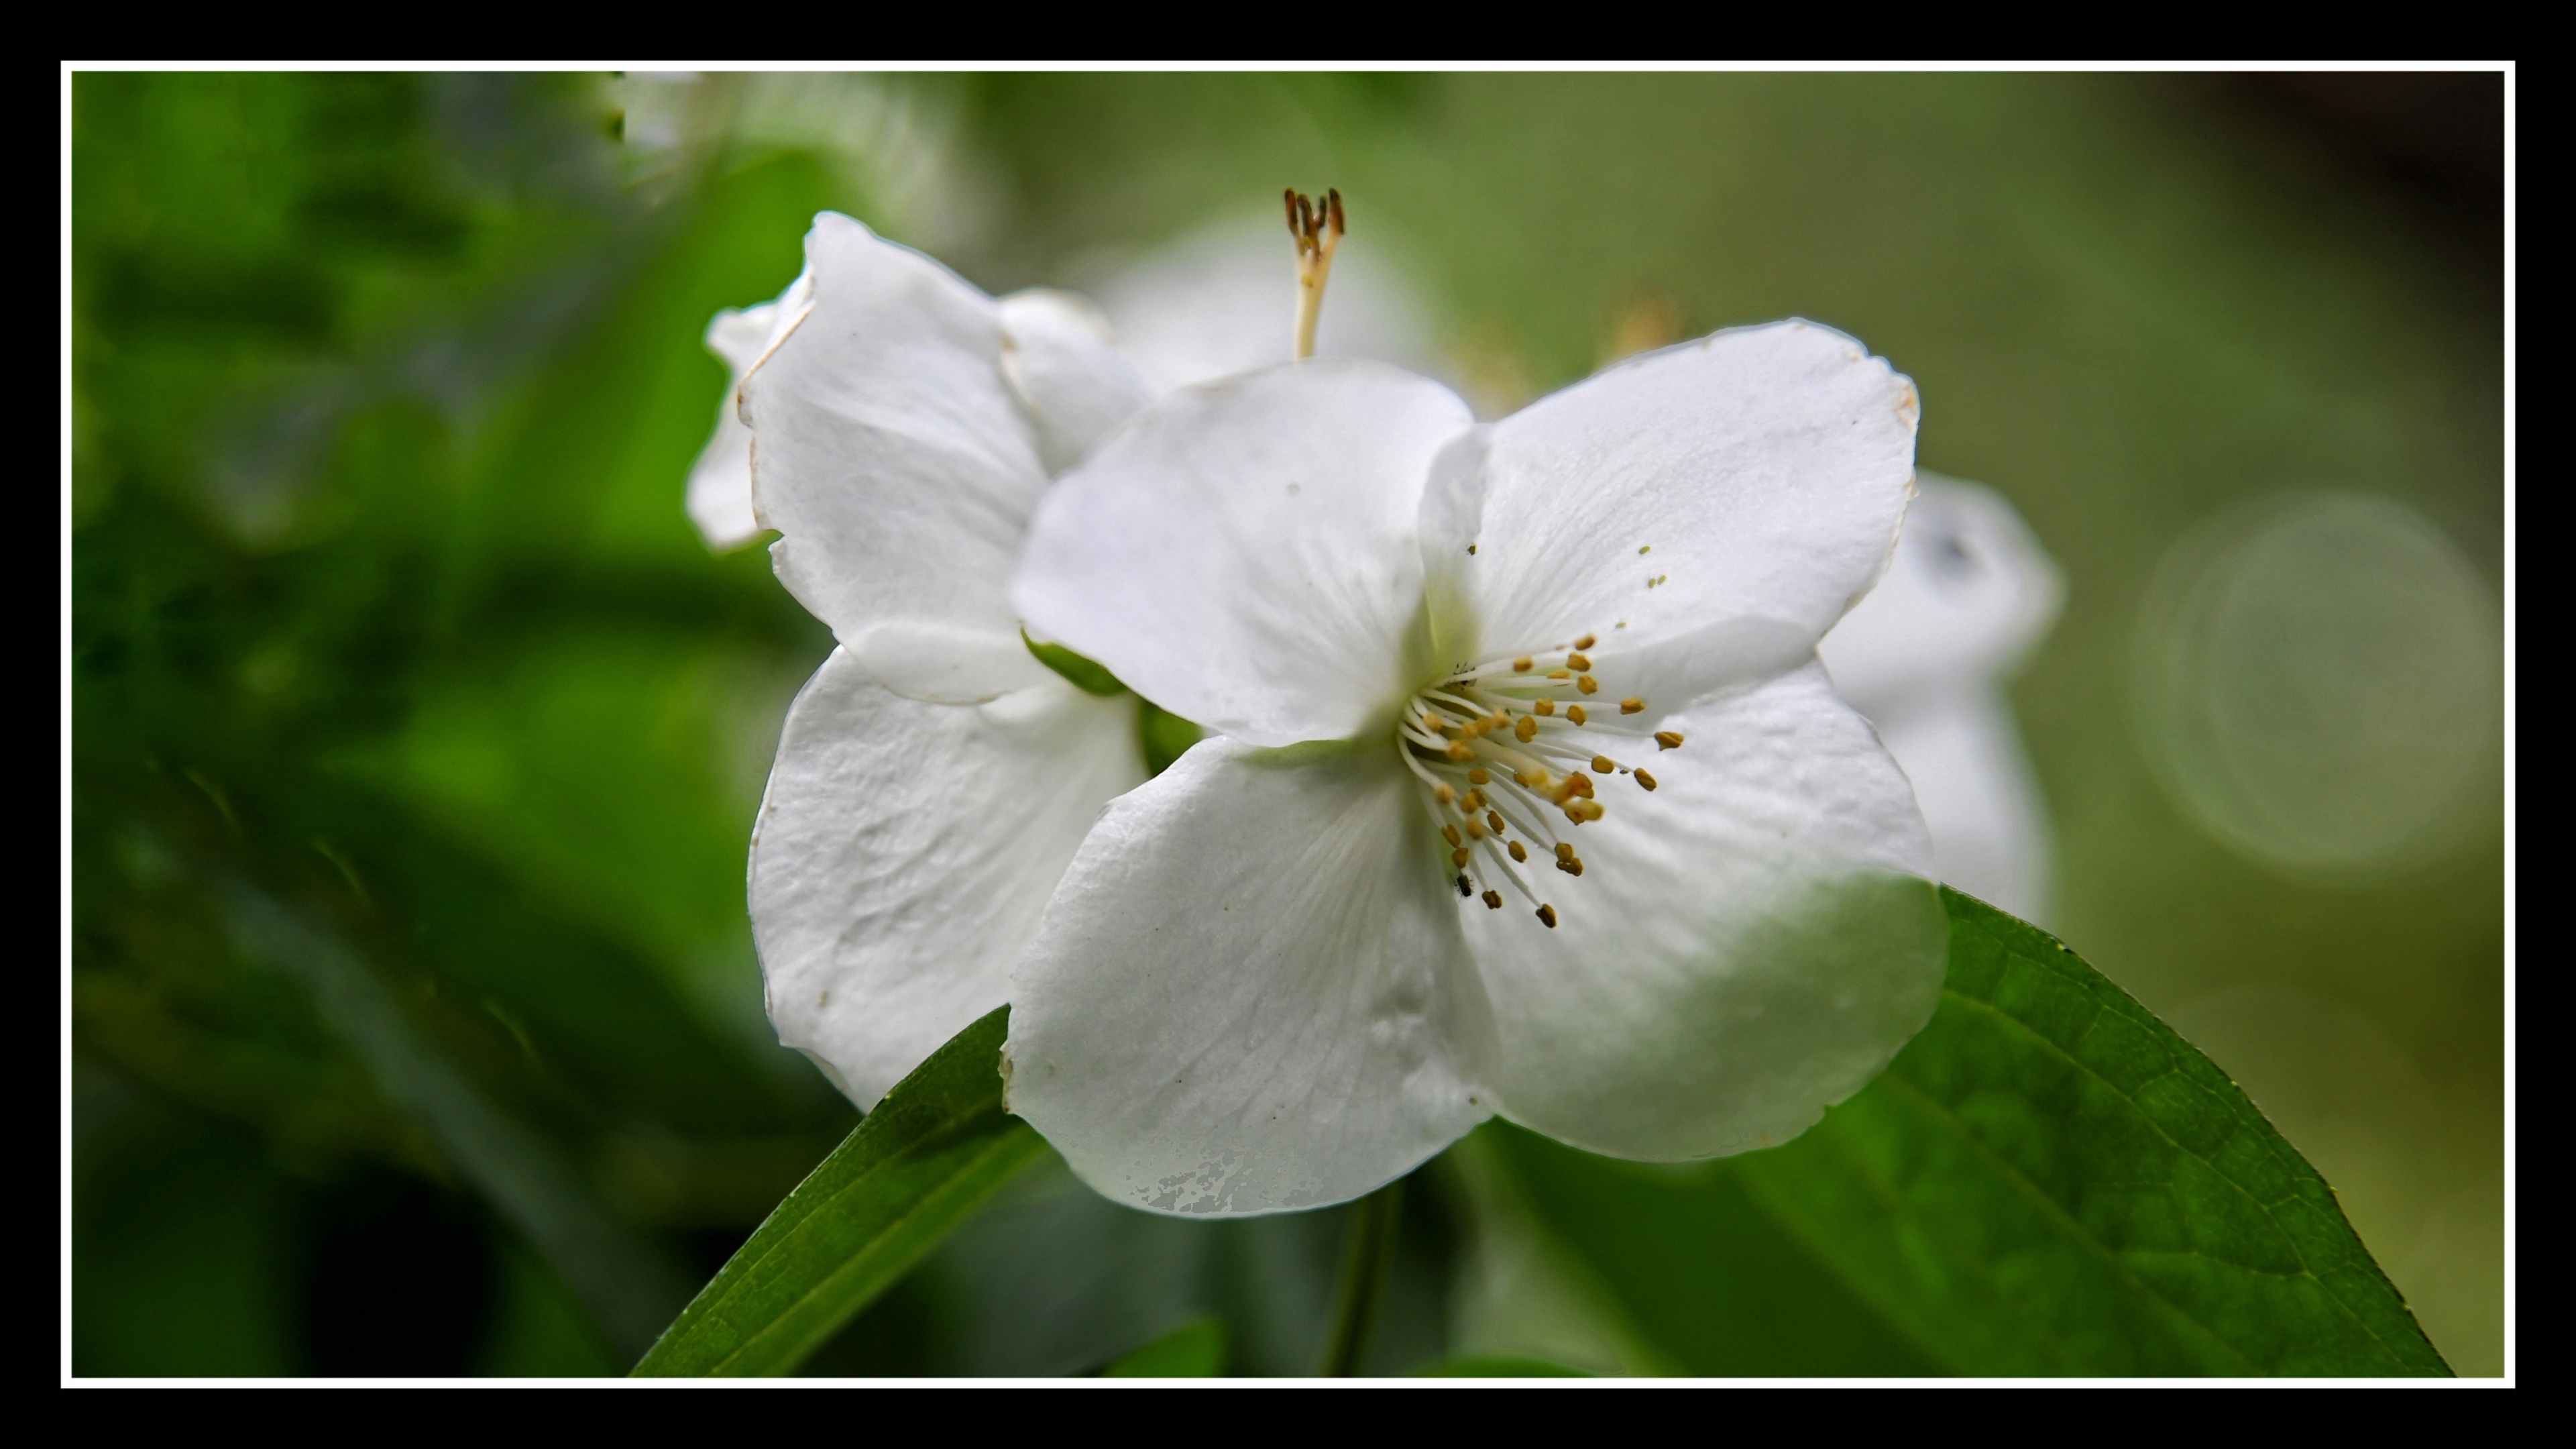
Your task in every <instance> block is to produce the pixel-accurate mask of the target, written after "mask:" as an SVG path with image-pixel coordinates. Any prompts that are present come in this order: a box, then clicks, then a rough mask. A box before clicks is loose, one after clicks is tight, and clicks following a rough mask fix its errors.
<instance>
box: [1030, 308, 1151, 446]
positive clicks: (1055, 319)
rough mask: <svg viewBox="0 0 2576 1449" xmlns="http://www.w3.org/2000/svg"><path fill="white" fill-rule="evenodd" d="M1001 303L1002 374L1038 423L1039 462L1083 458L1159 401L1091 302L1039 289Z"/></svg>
mask: <svg viewBox="0 0 2576 1449" xmlns="http://www.w3.org/2000/svg"><path fill="white" fill-rule="evenodd" d="M999 305H1000V307H1001V313H1002V375H1003V376H1004V377H1006V378H1008V379H1009V380H1010V383H1011V386H1012V388H1013V389H1014V390H1015V391H1017V392H1018V393H1019V396H1020V401H1021V402H1022V403H1024V404H1026V405H1027V407H1028V410H1029V415H1030V416H1031V417H1033V418H1035V419H1036V420H1037V429H1038V459H1039V461H1040V462H1042V463H1044V464H1045V465H1046V470H1047V471H1048V472H1049V473H1061V472H1063V471H1064V470H1065V469H1067V468H1070V467H1072V466H1073V465H1074V464H1076V463H1078V462H1080V461H1082V455H1083V454H1085V453H1088V452H1090V451H1091V445H1092V444H1094V443H1097V442H1099V441H1100V440H1101V439H1102V438H1104V437H1106V436H1108V434H1109V430H1110V429H1112V428H1114V427H1117V426H1118V425H1119V424H1120V423H1123V422H1125V421H1127V420H1128V419H1129V418H1131V417H1133V416H1135V414H1136V410H1137V409H1138V408H1141V407H1143V406H1144V405H1145V404H1147V403H1149V402H1152V401H1153V400H1154V393H1155V391H1156V389H1155V387H1154V385H1153V384H1152V383H1150V382H1147V381H1146V380H1145V374H1144V373H1142V372H1140V371H1138V370H1137V368H1136V364H1135V363H1133V362H1130V361H1128V359H1127V355H1126V354H1125V353H1123V352H1120V351H1119V350H1118V338H1117V336H1116V334H1114V333H1112V332H1111V331H1110V330H1109V319H1108V318H1106V317H1103V316H1102V315H1100V309H1099V308H1098V307H1095V306H1093V305H1092V304H1091V303H1090V302H1089V301H1088V300H1086V299H1084V298H1082V297H1077V296H1075V295H1074V294H1072V293H1071V292H1055V291H1048V290H1046V289H1044V288H1032V289H1031V290H1029V291H1025V292H1013V293H1012V294H1011V295H1009V296H1007V297H1004V298H1003V299H1002V300H1001V302H1000V304H999Z"/></svg>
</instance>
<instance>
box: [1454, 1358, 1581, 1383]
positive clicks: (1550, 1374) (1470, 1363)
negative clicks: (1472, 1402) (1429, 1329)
mask: <svg viewBox="0 0 2576 1449" xmlns="http://www.w3.org/2000/svg"><path fill="white" fill-rule="evenodd" d="M1415 1377H1417V1378H1426V1379H1588V1378H1590V1377H1592V1375H1590V1374H1588V1373H1585V1372H1584V1371H1583V1370H1581V1369H1579V1368H1567V1367H1566V1366H1565V1365H1563V1364H1561V1363H1549V1362H1548V1361H1547V1360H1546V1359H1543V1358H1521V1357H1518V1356H1516V1355H1511V1354H1480V1355H1477V1356H1476V1357H1473V1358H1453V1359H1444V1360H1442V1361H1441V1362H1439V1363H1435V1364H1432V1365H1431V1366H1430V1367H1428V1368H1425V1369H1422V1370H1421V1371H1420V1372H1419V1373H1417V1374H1416V1375H1415Z"/></svg>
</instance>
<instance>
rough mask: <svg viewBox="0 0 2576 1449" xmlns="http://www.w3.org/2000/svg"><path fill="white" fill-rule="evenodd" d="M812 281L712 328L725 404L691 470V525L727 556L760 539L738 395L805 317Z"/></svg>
mask: <svg viewBox="0 0 2576 1449" xmlns="http://www.w3.org/2000/svg"><path fill="white" fill-rule="evenodd" d="M809 282H810V276H808V275H803V274H800V275H799V276H798V277H797V278H796V280H795V281H793V282H790V283H788V285H787V290H786V291H784V292H782V293H780V294H779V295H778V299H777V300H776V301H773V302H763V303H761V304H760V305H759V306H757V307H744V308H740V309H736V308H732V307H727V308H726V309H725V310H723V311H721V312H718V313H717V314H716V315H715V320H714V321H712V322H709V323H708V324H707V339H706V341H707V351H709V352H712V353H714V354H715V355H716V358H717V360H719V361H721V362H722V363H724V365H725V372H726V374H727V375H726V378H725V390H724V399H723V401H721V402H719V403H718V404H717V405H716V431H715V436H714V437H712V438H709V439H708V440H707V445H706V447H704V448H703V449H700V450H699V452H698V461H697V463H696V464H695V465H694V466H692V467H691V468H690V469H689V492H688V508H689V521H690V522H692V523H695V524H696V525H697V526H698V536H699V537H700V538H703V539H705V540H706V544H707V547H709V548H711V549H714V550H715V551H717V552H718V553H722V552H724V551H725V550H727V549H731V548H737V547H740V546H741V545H743V544H746V543H749V542H750V541H751V540H753V539H754V538H757V537H759V536H760V533H761V527H760V520H759V519H758V518H756V517H754V516H753V513H752V507H751V429H749V428H747V427H745V426H743V422H742V417H741V409H740V408H739V407H738V406H737V405H736V401H735V398H734V390H735V389H736V388H738V387H740V386H741V385H742V379H743V375H744V374H745V373H748V372H750V371H751V369H752V368H753V367H754V366H755V365H756V364H758V362H759V361H760V359H761V356H762V355H763V354H764V353H766V352H767V351H768V350H769V344H770V342H771V341H772V340H773V339H774V338H775V337H776V336H777V334H778V333H779V331H780V330H781V329H782V328H784V327H785V326H786V325H787V324H788V323H789V322H791V321H793V320H794V319H795V318H797V317H798V316H801V315H802V314H803V312H804V308H805V299H806V295H807V292H808V291H809Z"/></svg>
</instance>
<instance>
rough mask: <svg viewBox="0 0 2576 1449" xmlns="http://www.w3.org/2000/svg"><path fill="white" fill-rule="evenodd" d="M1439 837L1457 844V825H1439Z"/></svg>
mask: <svg viewBox="0 0 2576 1449" xmlns="http://www.w3.org/2000/svg"><path fill="white" fill-rule="evenodd" d="M1440 838H1441V839H1443V840H1445V841H1448V842H1449V843H1450V844H1451V845H1456V844H1458V843H1459V840H1458V827H1457V826H1455V825H1443V826H1441V827H1440Z"/></svg>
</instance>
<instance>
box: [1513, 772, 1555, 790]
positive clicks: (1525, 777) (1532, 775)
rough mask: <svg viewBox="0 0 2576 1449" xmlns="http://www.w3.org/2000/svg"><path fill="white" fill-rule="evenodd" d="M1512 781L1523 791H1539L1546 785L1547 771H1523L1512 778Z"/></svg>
mask: <svg viewBox="0 0 2576 1449" xmlns="http://www.w3.org/2000/svg"><path fill="white" fill-rule="evenodd" d="M1512 780H1513V781H1514V783H1516V784H1518V785H1519V786H1520V787H1521V788H1522V789H1524V790H1536V789H1540V788H1543V787H1544V786H1545V785H1546V784H1547V771H1545V770H1523V771H1521V772H1519V773H1518V774H1516V775H1514V776H1512Z"/></svg>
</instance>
